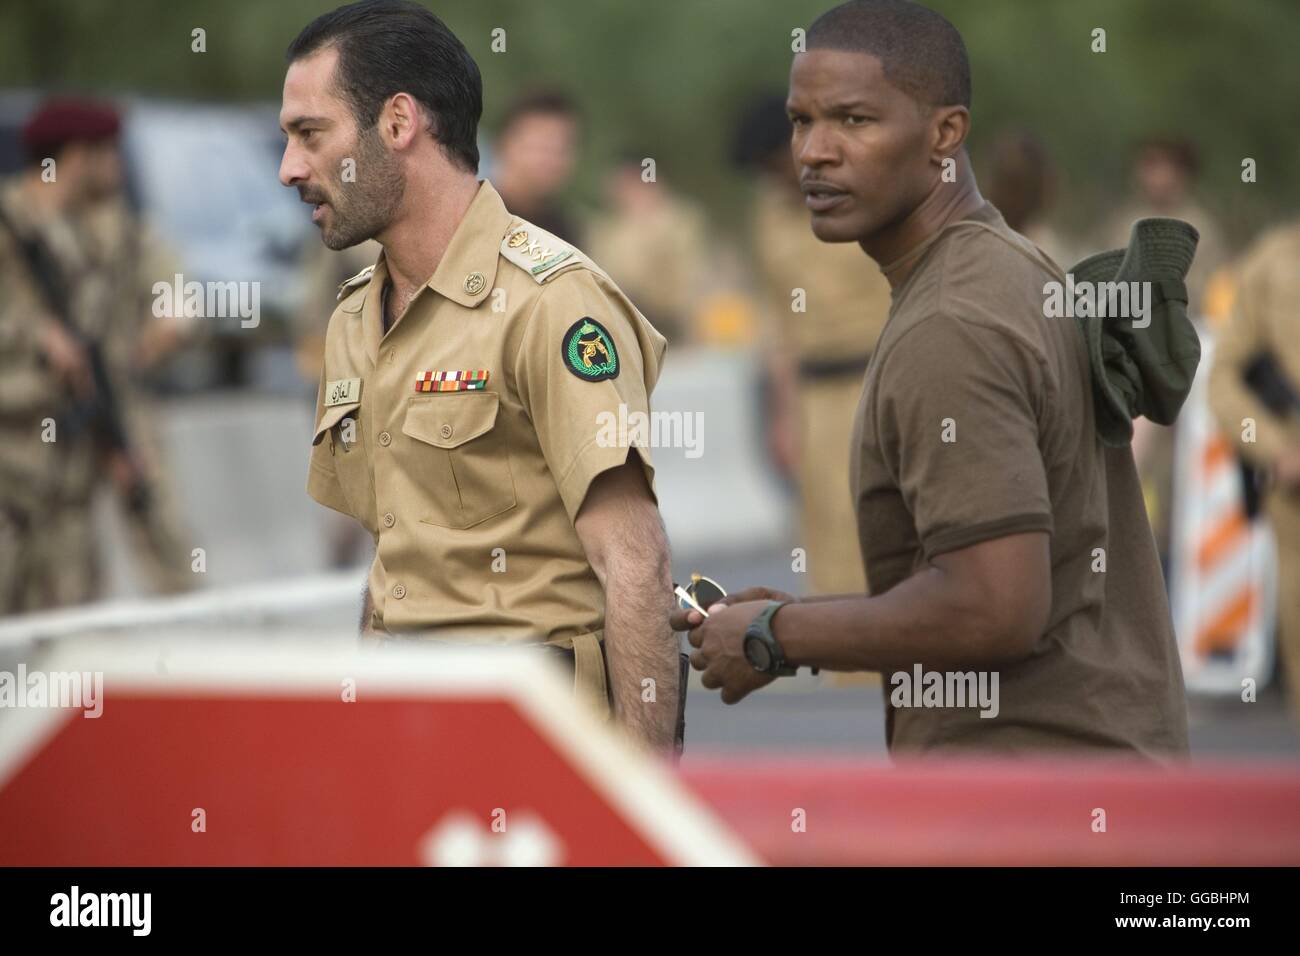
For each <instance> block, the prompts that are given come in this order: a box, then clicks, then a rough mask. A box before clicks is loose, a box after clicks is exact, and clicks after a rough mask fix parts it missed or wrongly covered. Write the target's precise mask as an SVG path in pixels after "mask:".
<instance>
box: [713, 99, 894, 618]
mask: <svg viewBox="0 0 1300 956" xmlns="http://www.w3.org/2000/svg"><path fill="white" fill-rule="evenodd" d="M790 132H791V130H790V120H789V118H788V117H787V116H786V111H785V99H784V98H783V97H781V96H767V97H764V98H763V99H762V100H761V101H759V102H757V103H756V104H755V105H754V106H753V107H752V108H750V110H749V111H748V112H746V113H745V115H744V116H743V118H742V120H741V124H740V127H739V130H738V131H737V135H736V140H735V145H734V149H733V158H734V160H735V161H736V163H737V164H738V165H740V166H741V167H742V168H745V169H748V170H750V171H752V173H753V174H754V178H755V196H754V207H753V213H752V215H753V225H752V230H753V233H752V234H753V242H754V257H755V260H756V265H757V267H758V274H759V280H760V285H761V288H762V292H763V295H764V298H765V300H766V302H765V305H766V308H765V310H764V311H765V319H766V321H767V323H768V333H767V335H766V336H765V338H766V348H767V352H768V369H769V374H770V376H771V396H770V397H771V411H770V418H769V425H768V444H769V449H770V451H771V454H772V456H773V458H774V459H775V460H776V462H777V463H778V467H780V468H781V469H782V470H784V471H785V472H786V473H787V474H788V475H790V476H792V477H794V478H795V480H796V481H797V482H798V485H799V494H800V502H801V510H800V525H801V528H800V540H799V545H800V547H802V548H804V549H805V551H806V554H807V559H808V573H809V576H810V582H809V590H810V591H811V592H812V593H816V594H845V593H858V594H861V593H863V592H865V590H866V577H865V574H864V572H863V570H862V556H861V554H860V553H859V549H858V540H857V536H856V535H854V534H852V533H851V531H852V529H853V527H854V522H855V518H854V510H853V503H852V500H851V494H850V492H849V446H850V444H851V442H850V440H849V439H850V436H851V433H852V431H853V415H854V412H855V410H856V408H857V404H858V397H859V393H860V392H861V390H862V379H863V375H864V373H865V372H866V368H867V361H868V359H869V358H870V357H871V350H872V348H873V347H874V346H875V343H876V339H877V337H878V336H879V335H880V330H881V329H882V328H883V327H884V324H885V320H886V318H888V315H889V283H888V282H887V281H886V280H885V277H884V276H883V275H882V274H881V272H880V269H879V268H878V267H877V266H876V264H875V263H874V262H872V261H871V260H870V259H869V258H867V256H866V255H865V254H864V253H863V251H862V250H861V249H860V248H859V247H858V246H857V244H856V243H845V244H842V245H832V244H828V243H824V242H822V241H821V240H819V239H818V238H817V237H816V236H814V235H813V232H812V227H811V225H810V216H809V212H808V210H807V208H806V207H805V206H804V200H803V193H802V191H801V189H800V185H799V179H798V175H797V173H796V172H795V167H794V161H793V159H792V157H791V153H790Z"/></svg>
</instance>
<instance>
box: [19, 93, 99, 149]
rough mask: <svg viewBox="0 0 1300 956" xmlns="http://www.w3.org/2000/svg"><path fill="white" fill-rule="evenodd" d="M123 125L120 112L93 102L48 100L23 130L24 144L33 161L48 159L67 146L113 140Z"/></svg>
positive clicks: (87, 100) (88, 100)
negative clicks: (34, 159)
mask: <svg viewBox="0 0 1300 956" xmlns="http://www.w3.org/2000/svg"><path fill="white" fill-rule="evenodd" d="M120 126H121V120H120V118H119V117H118V114H117V110H116V109H115V108H113V107H112V106H110V105H109V104H107V103H104V102H102V101H99V100H92V99H72V98H60V99H52V100H47V101H46V102H44V103H42V104H41V107H40V109H38V110H37V111H36V112H35V113H33V114H32V116H31V118H30V119H29V120H28V121H27V125H26V126H24V127H23V145H24V146H25V147H26V148H27V154H28V155H29V156H31V157H33V158H40V157H43V156H48V155H50V153H52V152H55V151H56V150H58V149H59V147H61V146H64V145H66V144H67V143H93V142H97V141H99V140H104V139H111V138H112V137H114V136H116V135H117V131H118V129H119V127H120Z"/></svg>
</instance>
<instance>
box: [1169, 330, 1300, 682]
mask: <svg viewBox="0 0 1300 956" xmlns="http://www.w3.org/2000/svg"><path fill="white" fill-rule="evenodd" d="M1201 349H1202V353H1201V369H1202V373H1201V374H1200V375H1198V376H1197V378H1196V381H1195V383H1194V384H1193V386H1192V391H1191V394H1190V395H1189V396H1188V398H1187V403H1186V404H1185V405H1184V406H1183V410H1182V412H1181V414H1180V415H1179V417H1178V425H1177V431H1176V438H1175V451H1174V456H1175V457H1174V489H1173V494H1174V520H1173V534H1172V543H1171V554H1170V569H1169V573H1170V597H1171V603H1172V610H1173V617H1174V630H1175V631H1176V632H1177V635H1178V646H1179V651H1180V653H1181V656H1182V661H1183V674H1184V677H1185V679H1186V681H1187V687H1188V689H1189V690H1192V691H1203V692H1208V693H1240V692H1241V690H1242V687H1243V683H1242V682H1243V681H1244V680H1246V679H1247V678H1249V679H1252V680H1254V681H1255V682H1256V686H1262V685H1263V684H1264V683H1265V681H1266V680H1267V675H1268V673H1269V671H1270V669H1271V666H1272V658H1273V622H1274V614H1275V608H1276V601H1277V552H1276V544H1275V542H1274V539H1273V533H1272V529H1271V528H1270V527H1269V526H1268V522H1267V520H1266V519H1265V518H1264V517H1263V516H1260V517H1259V518H1257V519H1256V520H1255V521H1253V522H1252V521H1250V520H1248V519H1247V517H1246V512H1245V508H1244V506H1243V503H1242V476H1241V469H1240V467H1239V465H1238V462H1237V455H1236V451H1235V448H1234V446H1233V443H1232V441H1231V440H1230V438H1229V437H1228V436H1225V435H1223V434H1222V433H1221V432H1220V431H1219V429H1218V427H1217V425H1216V423H1215V421H1214V418H1213V416H1212V415H1211V414H1210V409H1209V403H1208V396H1207V388H1208V385H1207V380H1208V378H1209V376H1208V374H1206V373H1205V371H1204V370H1205V369H1208V368H1209V366H1210V363H1211V361H1212V358H1211V356H1212V355H1213V352H1214V343H1213V341H1212V340H1211V339H1210V338H1209V336H1207V335H1206V334H1205V333H1204V332H1202V335H1201Z"/></svg>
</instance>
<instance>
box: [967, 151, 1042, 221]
mask: <svg viewBox="0 0 1300 956" xmlns="http://www.w3.org/2000/svg"><path fill="white" fill-rule="evenodd" d="M988 152H989V157H990V159H989V174H988V177H987V182H988V188H987V189H985V190H984V195H985V196H986V197H987V198H988V201H989V202H991V203H992V204H993V205H994V206H996V207H997V209H998V212H1000V213H1002V218H1003V219H1005V220H1006V221H1007V225H1008V226H1010V227H1011V228H1012V229H1014V230H1016V231H1017V232H1024V230H1025V227H1026V226H1029V225H1030V224H1032V223H1033V221H1034V220H1035V219H1036V218H1037V217H1039V216H1041V215H1042V214H1043V212H1045V211H1046V209H1047V206H1048V204H1049V203H1050V202H1051V198H1052V189H1053V187H1054V185H1055V168H1054V167H1053V164H1052V159H1051V156H1050V155H1049V153H1048V151H1047V147H1046V145H1044V143H1043V141H1042V140H1040V139H1039V138H1038V137H1037V136H1035V135H1034V134H1033V133H1031V132H1029V131H1027V130H1022V129H1012V130H1007V131H1004V132H1002V133H1000V134H999V135H998V136H997V137H996V138H995V139H994V140H993V143H992V144H991V146H990V148H989V150H988ZM980 182H981V183H983V182H985V177H980Z"/></svg>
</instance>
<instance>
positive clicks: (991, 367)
mask: <svg viewBox="0 0 1300 956" xmlns="http://www.w3.org/2000/svg"><path fill="white" fill-rule="evenodd" d="M882 359H883V361H882V364H881V368H880V372H879V379H878V391H877V393H876V417H877V421H876V428H877V434H878V435H879V436H880V447H881V454H882V456H883V458H884V463H885V467H886V468H887V469H888V470H889V471H890V472H891V474H892V475H893V477H894V480H895V482H896V483H897V485H898V487H899V489H900V491H901V493H902V495H903V498H904V501H905V502H906V505H907V508H908V510H909V511H910V512H911V514H912V518H913V522H914V523H915V526H916V532H917V537H918V538H919V540H920V542H921V546H922V548H923V549H924V552H925V556H926V558H927V559H929V558H933V557H934V556H936V555H939V554H943V553H945V552H948V551H956V550H958V549H960V548H967V547H970V546H972V545H975V544H979V543H981V542H983V541H989V540H993V539H995V538H1001V537H1005V536H1007V535H1012V534H1021V533H1024V532H1028V531H1045V532H1048V533H1049V534H1050V533H1051V531H1052V506H1051V498H1050V495H1049V492H1048V486H1047V473H1046V469H1045V467H1044V463H1043V455H1042V452H1041V450H1040V446H1039V440H1038V439H1039V435H1038V430H1039V425H1038V422H1039V409H1041V408H1042V407H1044V403H1043V391H1044V383H1043V376H1042V370H1041V367H1040V365H1039V364H1038V362H1037V361H1036V360H1035V359H1034V358H1033V357H1032V355H1031V354H1030V353H1029V352H1028V350H1026V349H1025V348H1024V347H1023V346H1021V345H1019V344H1017V343H1016V342H1015V341H1014V340H1012V339H1011V338H1010V337H1009V336H1007V335H1006V334H1005V333H1002V332H998V331H995V330H993V329H989V328H986V327H983V326H978V325H974V324H972V323H968V322H963V321H959V320H955V319H952V318H948V317H945V316H942V315H938V316H934V317H931V318H929V319H926V320H924V321H922V322H921V323H919V324H918V325H916V326H915V327H913V328H912V329H910V330H909V331H908V332H907V333H906V334H905V335H904V336H903V337H902V338H901V339H899V340H898V342H897V343H896V344H895V345H894V346H893V347H892V348H891V349H890V351H889V352H888V354H887V355H885V356H882Z"/></svg>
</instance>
